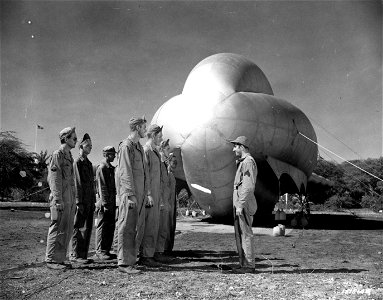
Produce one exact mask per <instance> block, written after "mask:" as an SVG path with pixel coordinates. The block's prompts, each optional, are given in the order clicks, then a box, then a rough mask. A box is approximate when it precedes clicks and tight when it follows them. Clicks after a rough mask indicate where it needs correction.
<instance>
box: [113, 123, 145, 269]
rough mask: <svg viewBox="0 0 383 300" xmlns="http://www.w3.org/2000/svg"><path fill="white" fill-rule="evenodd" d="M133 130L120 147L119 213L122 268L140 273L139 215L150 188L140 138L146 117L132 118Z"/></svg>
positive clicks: (117, 178) (120, 266)
mask: <svg viewBox="0 0 383 300" xmlns="http://www.w3.org/2000/svg"><path fill="white" fill-rule="evenodd" d="M129 126H130V134H129V136H128V138H127V139H125V140H124V141H122V142H121V143H120V145H119V149H118V159H117V160H118V165H117V170H116V187H117V189H118V190H117V197H118V199H119V215H118V225H117V226H118V250H117V251H118V270H119V271H120V272H123V273H128V274H136V273H140V271H139V270H137V269H136V268H135V267H134V265H135V263H136V259H137V248H136V236H137V225H138V216H139V212H140V211H141V210H144V209H145V207H144V206H145V205H144V200H145V195H146V194H147V190H148V187H147V185H148V182H147V180H146V176H147V175H146V166H145V161H144V156H145V154H144V149H143V148H142V146H141V144H140V142H139V141H140V139H141V138H143V137H145V133H146V120H145V118H144V117H142V118H131V119H130V121H129Z"/></svg>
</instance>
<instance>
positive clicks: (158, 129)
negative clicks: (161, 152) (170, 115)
mask: <svg viewBox="0 0 383 300" xmlns="http://www.w3.org/2000/svg"><path fill="white" fill-rule="evenodd" d="M163 127H164V126H161V127H160V126H158V125H157V124H152V125H150V126H149V128H148V135H149V134H152V133H154V134H158V133H160V132H161V131H162V128H163Z"/></svg>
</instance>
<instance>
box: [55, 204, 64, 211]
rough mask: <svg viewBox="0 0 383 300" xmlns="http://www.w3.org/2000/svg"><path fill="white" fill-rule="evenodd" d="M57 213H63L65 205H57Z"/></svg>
mask: <svg viewBox="0 0 383 300" xmlns="http://www.w3.org/2000/svg"><path fill="white" fill-rule="evenodd" d="M55 205H56V208H57V211H63V210H64V203H56V204H55Z"/></svg>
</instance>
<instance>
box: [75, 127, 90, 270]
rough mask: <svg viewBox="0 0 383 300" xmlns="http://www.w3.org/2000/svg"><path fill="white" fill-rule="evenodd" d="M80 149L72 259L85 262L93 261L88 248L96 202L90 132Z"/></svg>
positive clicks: (77, 163) (76, 177)
mask: <svg viewBox="0 0 383 300" xmlns="http://www.w3.org/2000/svg"><path fill="white" fill-rule="evenodd" d="M79 150H80V155H79V157H78V158H77V159H76V160H75V162H74V164H73V169H74V179H75V187H76V189H75V191H76V213H75V216H74V229H73V237H72V253H71V261H73V262H77V263H82V264H83V263H89V262H91V260H89V259H88V250H89V244H90V237H91V235H92V227H93V213H94V208H95V203H96V192H95V186H94V174H93V166H92V163H91V162H90V161H89V159H88V155H89V154H90V152H91V151H92V141H91V139H90V136H89V134H87V133H85V134H84V137H83V139H82V141H81V143H80V146H79Z"/></svg>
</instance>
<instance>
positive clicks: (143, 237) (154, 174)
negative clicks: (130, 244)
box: [137, 141, 162, 257]
mask: <svg viewBox="0 0 383 300" xmlns="http://www.w3.org/2000/svg"><path fill="white" fill-rule="evenodd" d="M144 151H145V161H146V165H147V167H148V178H149V180H148V181H149V183H148V186H149V189H148V191H147V194H146V196H150V195H151V196H152V197H153V202H154V203H153V206H152V207H146V208H145V210H144V211H145V220H144V223H143V224H140V226H139V232H138V236H137V242H138V245H140V254H141V256H142V257H154V252H155V250H156V244H157V238H158V230H159V218H160V202H161V201H162V199H161V157H160V154H159V153H158V151H157V149H154V148H152V146H151V144H150V141H148V142H147V143H146V144H145V146H144Z"/></svg>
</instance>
